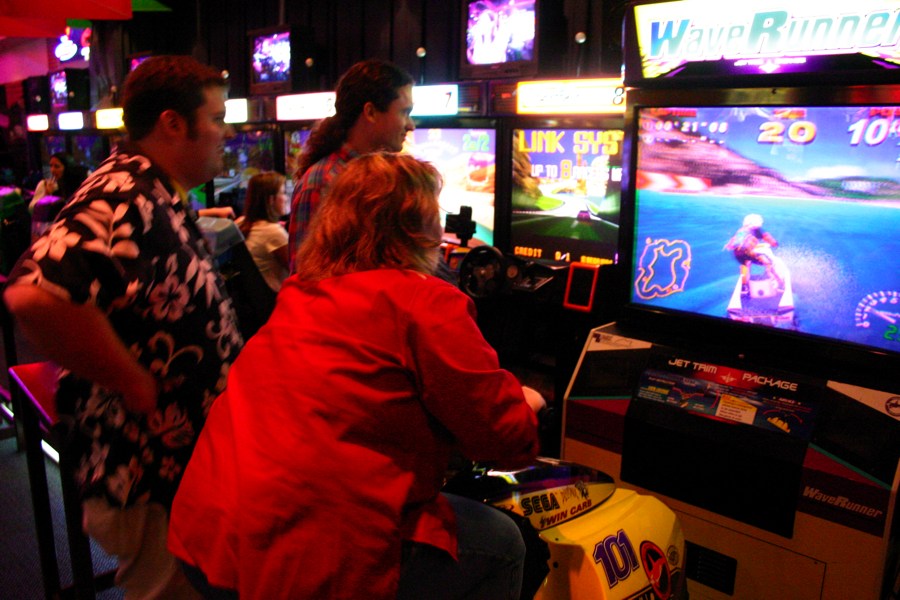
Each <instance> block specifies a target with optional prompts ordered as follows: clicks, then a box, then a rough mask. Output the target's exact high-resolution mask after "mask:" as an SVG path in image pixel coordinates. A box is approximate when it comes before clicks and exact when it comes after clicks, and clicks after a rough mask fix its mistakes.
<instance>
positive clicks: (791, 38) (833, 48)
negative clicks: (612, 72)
mask: <svg viewBox="0 0 900 600" xmlns="http://www.w3.org/2000/svg"><path fill="white" fill-rule="evenodd" d="M634 15H635V23H636V26H637V36H638V46H639V51H640V54H641V64H642V65H643V76H644V77H648V78H653V77H660V76H663V75H666V74H669V73H671V72H672V71H674V70H676V69H678V68H679V67H681V66H682V65H685V64H687V63H691V62H708V61H721V60H737V61H748V60H750V61H751V62H741V64H739V65H738V64H736V65H735V66H744V67H746V66H759V67H760V70H761V71H763V72H768V73H771V72H774V71H777V70H779V69H780V68H781V67H782V66H785V65H791V64H797V63H798V62H800V64H802V61H803V59H804V57H808V56H824V55H856V54H864V55H867V56H870V57H874V58H879V59H882V60H884V61H887V62H888V63H894V64H897V65H900V48H898V42H900V8H898V6H897V2H893V1H890V0H858V1H856V2H854V3H853V4H852V5H847V4H846V3H843V2H842V3H838V2H828V1H827V0H794V1H793V2H791V3H787V2H784V1H780V2H774V1H772V0H762V1H760V2H753V3H747V4H745V5H743V6H737V5H733V4H732V3H723V2H719V1H718V0H680V1H676V2H664V3H659V4H645V5H638V6H635V7H634ZM752 59H766V60H763V61H761V62H759V63H754V62H752Z"/></svg>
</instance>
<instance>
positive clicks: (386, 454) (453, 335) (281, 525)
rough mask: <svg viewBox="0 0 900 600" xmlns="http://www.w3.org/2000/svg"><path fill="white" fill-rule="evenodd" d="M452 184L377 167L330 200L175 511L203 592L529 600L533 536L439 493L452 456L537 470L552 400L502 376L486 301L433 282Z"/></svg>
mask: <svg viewBox="0 0 900 600" xmlns="http://www.w3.org/2000/svg"><path fill="white" fill-rule="evenodd" d="M440 185H441V180H440V176H439V174H438V172H437V171H436V170H435V169H434V167H432V166H431V165H429V164H427V163H423V162H420V161H418V160H416V159H414V158H412V157H410V156H404V155H397V154H371V155H366V156H363V157H360V158H358V159H355V160H354V161H352V162H351V163H350V164H349V165H348V167H347V170H346V171H345V172H344V173H343V174H342V175H341V176H340V177H339V178H338V179H337V180H336V181H335V183H334V185H333V187H332V189H331V191H330V193H329V195H328V197H327V199H326V200H325V201H323V204H322V206H321V207H320V209H319V211H318V212H317V214H316V217H315V222H314V224H313V227H312V230H311V232H310V234H309V235H308V236H307V239H306V240H305V241H304V244H303V246H302V247H301V248H300V250H299V252H298V256H297V266H298V268H297V273H296V275H294V276H292V277H289V278H288V279H287V280H286V281H285V283H284V286H283V287H282V290H281V293H280V295H279V297H278V304H277V306H276V308H275V311H274V313H273V314H272V316H271V318H270V319H269V321H268V323H267V324H266V325H265V326H264V327H263V328H262V329H260V331H259V332H258V333H257V334H256V335H255V336H254V337H253V338H252V339H251V340H250V341H249V342H248V343H247V345H246V346H245V348H244V350H243V351H242V353H241V355H240V356H239V357H238V359H237V361H236V362H235V363H234V365H233V366H232V368H231V372H230V373H229V375H228V385H227V388H226V390H225V392H224V393H223V394H222V395H221V396H220V397H219V398H218V399H217V400H216V402H215V404H214V405H213V407H212V409H211V410H210V413H209V417H208V420H207V422H206V425H205V426H204V429H203V431H202V433H201V435H200V439H199V441H198V443H197V447H196V449H195V451H194V454H193V456H192V458H191V462H190V464H189V465H188V468H187V469H186V471H185V474H184V478H183V480H182V482H181V485H180V487H179V491H178V495H177V496H176V498H175V502H174V505H173V507H172V515H171V521H170V523H171V524H170V528H169V547H170V549H171V550H172V552H174V553H175V555H176V556H178V557H179V558H180V559H181V560H182V561H183V562H184V563H185V564H186V570H187V571H188V573H189V575H191V576H192V577H193V578H194V580H195V581H198V585H199V587H200V588H201V589H203V588H204V587H206V588H209V587H211V588H215V591H216V592H219V593H221V592H223V591H225V592H226V593H227V592H228V591H230V592H232V593H239V595H240V597H241V598H242V599H244V600H246V599H249V598H266V599H271V598H315V599H325V598H348V599H358V598H396V597H400V598H490V599H491V600H496V599H501V598H518V593H519V592H518V590H519V586H520V585H521V576H522V561H523V559H524V544H523V542H522V539H521V536H520V534H519V532H518V529H517V528H516V526H515V525H514V524H513V523H512V521H511V520H510V519H508V518H507V517H506V516H505V515H503V514H502V513H500V512H499V511H496V510H494V509H492V508H489V507H486V506H484V505H482V504H480V503H477V502H473V501H471V500H466V499H463V498H458V497H452V496H450V495H447V494H442V493H441V492H440V489H441V485H442V482H443V477H444V474H445V472H446V469H447V466H448V461H449V459H450V456H451V454H453V453H459V454H462V455H463V456H465V457H467V458H469V459H472V460H478V461H489V462H492V463H496V464H497V465H498V466H500V467H520V466H524V465H525V464H527V463H528V462H529V461H530V460H532V459H533V458H534V457H535V455H536V454H537V451H538V437H537V419H536V417H535V412H536V411H538V410H540V408H542V407H543V406H544V400H543V398H542V397H541V396H540V394H538V393H537V392H535V391H534V390H531V389H529V388H523V386H521V385H520V384H519V382H518V381H516V379H515V378H514V377H513V375H512V374H510V373H509V372H507V371H505V370H503V369H501V368H500V367H499V364H498V361H497V356H496V353H495V352H494V351H493V350H492V349H491V347H490V346H489V345H488V344H487V342H486V341H485V340H484V338H483V337H482V335H481V333H480V332H479V330H478V327H477V325H476V323H475V320H474V307H473V303H472V301H471V300H470V299H469V298H468V297H466V296H465V295H464V294H462V293H461V292H460V291H459V290H457V289H456V288H454V287H453V286H451V285H450V284H448V283H446V282H444V281H442V280H440V279H438V278H437V277H434V276H432V275H431V274H432V273H433V272H434V269H435V267H436V265H437V262H438V252H439V245H440V242H441V235H442V230H441V225H440V217H439V211H438V201H437V197H438V194H439V192H440ZM206 591H207V593H209V589H207V590H206ZM208 597H219V596H213V595H211V594H208Z"/></svg>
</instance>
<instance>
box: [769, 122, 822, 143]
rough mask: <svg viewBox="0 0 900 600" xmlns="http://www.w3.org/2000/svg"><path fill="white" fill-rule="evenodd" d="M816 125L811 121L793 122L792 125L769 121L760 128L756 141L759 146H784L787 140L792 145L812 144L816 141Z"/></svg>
mask: <svg viewBox="0 0 900 600" xmlns="http://www.w3.org/2000/svg"><path fill="white" fill-rule="evenodd" d="M816 133H817V131H816V124H815V123H812V122H811V121H793V122H791V124H790V125H788V124H787V123H785V122H783V121H769V122H767V123H763V124H762V125H760V126H759V135H758V136H757V137H756V141H757V143H759V144H783V143H784V141H785V139H786V140H787V141H789V142H791V143H792V144H800V145H805V144H810V143H812V141H813V140H814V139H816Z"/></svg>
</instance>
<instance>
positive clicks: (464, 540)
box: [397, 494, 525, 600]
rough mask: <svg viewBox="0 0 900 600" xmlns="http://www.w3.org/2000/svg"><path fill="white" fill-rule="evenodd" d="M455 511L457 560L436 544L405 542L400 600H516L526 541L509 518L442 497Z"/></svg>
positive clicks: (456, 498)
mask: <svg viewBox="0 0 900 600" xmlns="http://www.w3.org/2000/svg"><path fill="white" fill-rule="evenodd" d="M444 497H445V498H447V500H449V501H450V505H451V506H452V507H453V510H454V511H455V512H456V522H457V539H458V555H459V562H457V561H455V560H453V558H452V557H451V556H450V555H449V554H447V553H446V552H444V551H443V550H439V549H437V548H435V547H434V546H429V545H427V544H419V543H416V542H405V543H404V547H403V564H402V566H401V569H400V590H399V592H398V594H397V598H398V600H420V599H421V598H428V599H429V600H450V599H462V598H467V599H471V600H475V599H484V600H507V599H508V600H518V598H519V594H520V590H521V587H522V569H523V565H524V561H525V542H524V541H523V540H522V534H521V533H520V532H519V528H518V527H517V526H516V524H515V523H514V522H513V521H512V519H510V518H509V517H508V516H506V515H505V514H503V513H502V512H500V511H499V510H497V509H495V508H491V507H490V506H486V505H484V504H482V503H481V502H477V501H475V500H469V499H468V498H462V497H460V496H454V495H452V494H444Z"/></svg>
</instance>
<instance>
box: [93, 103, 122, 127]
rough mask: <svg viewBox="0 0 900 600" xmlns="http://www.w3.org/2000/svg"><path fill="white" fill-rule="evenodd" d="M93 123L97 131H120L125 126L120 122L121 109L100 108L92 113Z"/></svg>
mask: <svg viewBox="0 0 900 600" xmlns="http://www.w3.org/2000/svg"><path fill="white" fill-rule="evenodd" d="M94 123H96V125H97V129H121V128H122V127H124V126H125V123H123V122H122V109H121V108H101V109H100V110H98V111H97V112H95V113H94Z"/></svg>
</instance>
